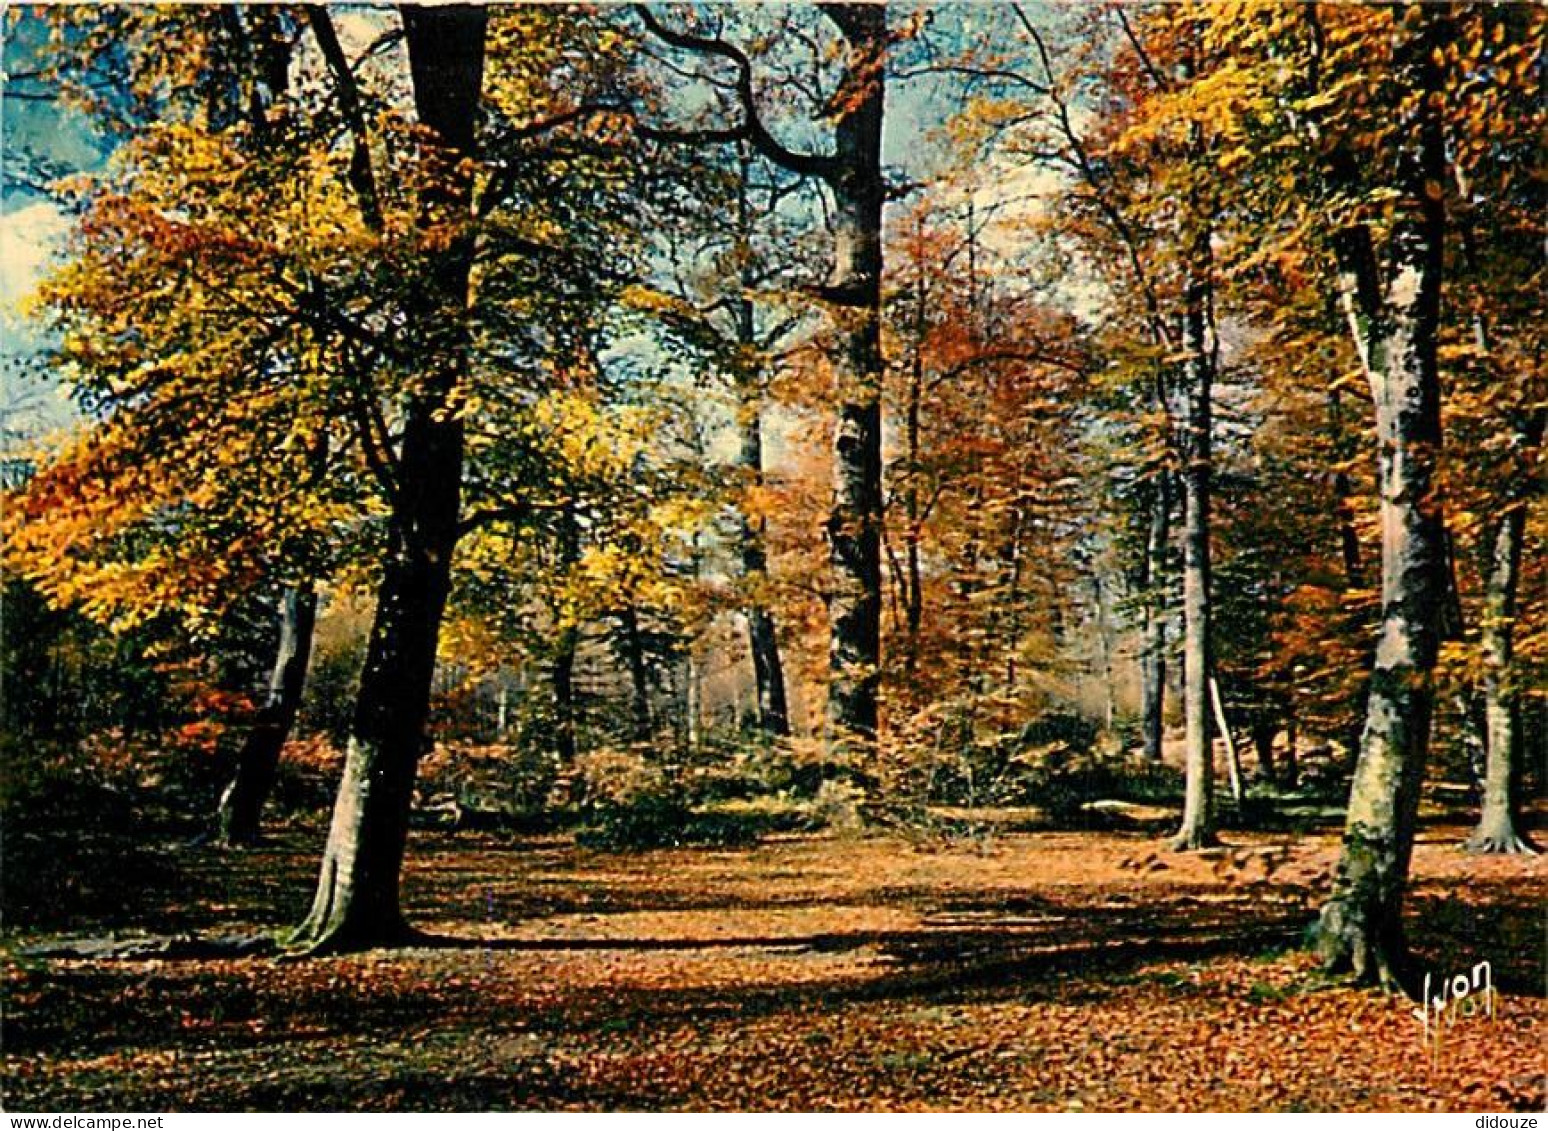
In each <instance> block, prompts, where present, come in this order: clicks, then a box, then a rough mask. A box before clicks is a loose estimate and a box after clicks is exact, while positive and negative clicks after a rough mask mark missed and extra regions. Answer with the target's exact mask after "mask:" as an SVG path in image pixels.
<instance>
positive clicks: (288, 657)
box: [219, 583, 317, 845]
mask: <svg viewBox="0 0 1548 1131" xmlns="http://www.w3.org/2000/svg"><path fill="white" fill-rule="evenodd" d="M316 623H317V593H316V591H315V590H314V589H313V588H312V586H311V585H310V584H309V583H303V584H300V585H295V586H292V587H290V588H288V589H286V590H285V592H284V594H283V595H282V596H281V598H280V609H279V640H278V642H277V644H276V646H275V655H274V667H273V670H272V671H271V673H270V675H269V686H268V689H267V692H266V694H265V696H264V701H263V706H262V707H261V708H259V711H258V717H257V718H256V719H255V720H254V721H253V725H252V728H251V729H250V730H249V731H248V732H247V737H246V738H245V739H244V740H243V743H242V749H241V751H240V752H239V753H238V754H237V767H236V774H235V775H234V776H233V777H232V779H231V783H230V784H229V785H227V786H226V789H225V792H224V793H222V794H221V798H220V810H219V823H220V839H221V841H222V842H223V843H225V844H228V845H240V844H252V843H254V842H256V841H257V840H258V834H259V829H260V823H261V817H262V814H263V806H264V803H265V802H267V801H268V799H269V794H270V792H271V791H272V790H273V788H274V780H275V777H276V775H277V773H278V771H279V761H280V752H281V751H282V750H283V749H284V748H285V743H286V741H287V740H288V739H289V738H290V731H291V728H292V727H293V726H294V725H295V721H296V716H297V715H298V714H299V713H300V711H301V693H302V691H303V690H304V688H305V687H306V672H307V668H308V666H309V665H310V663H311V658H312V629H313V628H314V627H315V626H316Z"/></svg>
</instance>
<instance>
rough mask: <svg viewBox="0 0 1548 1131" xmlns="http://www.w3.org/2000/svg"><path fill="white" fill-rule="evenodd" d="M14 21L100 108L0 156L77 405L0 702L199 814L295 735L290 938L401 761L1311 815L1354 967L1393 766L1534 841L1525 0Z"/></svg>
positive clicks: (1405, 795) (821, 812)
mask: <svg viewBox="0 0 1548 1131" xmlns="http://www.w3.org/2000/svg"><path fill="white" fill-rule="evenodd" d="M6 18H7V19H8V20H9V21H11V24H12V26H13V28H14V29H15V31H16V34H15V35H13V36H11V37H10V38H9V39H8V41H7V50H8V52H10V53H11V54H10V55H9V56H8V58H7V68H8V70H10V72H11V73H12V74H13V75H18V76H22V77H21V78H19V79H18V80H17V81H18V82H22V83H24V84H25V85H24V86H22V87H19V88H18V89H21V90H23V91H24V93H25V94H26V96H27V98H28V101H27V102H26V103H25V106H26V115H29V116H33V117H36V116H39V115H42V116H45V117H47V116H49V115H53V116H54V117H55V118H56V119H57V120H59V121H66V120H68V121H70V122H72V123H76V124H77V125H76V127H73V128H79V127H78V124H79V123H89V126H90V130H91V136H92V137H93V138H94V139H95V142H94V144H95V145H96V147H97V149H98V150H100V152H102V153H103V154H106V156H105V157H104V158H103V163H102V164H101V165H100V167H92V168H89V169H86V166H87V164H88V163H87V162H85V161H82V160H80V159H79V157H78V156H77V158H76V159H75V160H74V161H73V165H74V166H75V168H76V172H75V175H72V176H68V177H64V178H63V179H58V178H57V176H56V175H57V174H59V173H62V172H66V171H68V170H65V169H60V168H57V167H56V166H57V165H58V164H59V162H58V161H57V160H51V159H50V155H49V154H48V153H47V152H45V151H43V150H42V149H40V148H39V146H38V145H37V143H36V139H35V137H34V138H33V139H32V141H31V148H32V149H33V150H36V151H37V152H35V154H34V157H35V160H34V162H33V163H32V164H33V165H35V166H36V168H38V169H43V170H45V171H46V172H48V173H49V174H50V176H55V179H52V180H50V179H49V178H48V177H35V178H32V181H35V182H36V183H30V182H29V184H28V185H26V186H18V187H16V188H14V189H13V190H10V191H14V192H16V193H20V194H24V197H25V199H27V200H30V201H34V202H35V201H38V200H49V201H53V202H55V204H56V206H57V207H58V208H59V209H61V210H62V211H63V212H64V213H65V214H66V215H67V216H68V217H69V220H70V235H69V237H68V240H67V242H66V243H65V245H64V247H63V248H62V249H61V251H60V254H59V256H58V259H57V262H56V263H55V264H54V266H53V268H52V269H51V271H50V273H49V274H48V276H47V278H46V279H44V280H42V281H41V287H40V291H39V296H40V301H39V303H38V310H39V317H40V319H41V320H42V322H43V324H45V325H46V328H47V331H48V333H49V334H50V335H51V337H50V338H49V339H48V341H47V343H46V345H45V346H43V347H40V349H39V351H37V354H36V358H35V360H34V364H35V365H39V366H42V367H43V368H44V370H45V371H46V372H47V373H48V374H49V380H52V381H56V382H59V383H62V384H63V385H64V387H66V388H67V389H68V390H69V393H70V395H71V397H72V398H73V401H74V404H75V412H76V415H75V416H74V418H73V419H72V420H70V421H69V422H68V423H67V425H66V426H65V427H63V428H60V429H57V430H53V431H48V430H44V429H42V428H31V429H15V428H12V429H8V431H7V437H8V438H7V443H8V445H9V446H10V451H9V452H8V460H7V464H6V467H7V476H8V479H7V500H6V501H7V505H6V516H5V532H6V554H7V562H8V582H7V592H6V603H7V631H6V647H5V664H6V679H7V683H8V687H9V688H12V689H14V688H17V687H19V686H21V687H25V689H26V690H25V694H24V695H18V694H17V693H16V692H15V691H14V690H13V691H11V692H10V693H9V694H8V695H7V698H6V711H7V734H8V736H9V737H10V740H11V743H12V745H13V747H14V748H16V749H18V750H19V749H21V747H20V745H18V744H19V743H21V742H25V743H27V744H28V745H27V749H28V750H30V751H32V752H33V753H32V754H31V755H29V757H30V758H31V759H32V761H31V763H29V764H33V765H34V766H35V768H36V776H37V780H38V782H39V783H43V782H44V779H46V778H47V777H48V775H49V774H50V773H53V772H56V770H57V767H58V765H67V766H69V767H72V770H71V772H77V773H79V772H81V771H80V769H79V767H80V766H82V765H83V764H85V763H83V762H82V761H81V757H82V755H81V751H83V750H89V751H91V754H90V758H93V759H95V758H97V757H98V755H97V753H96V752H97V751H100V750H101V749H102V747H103V735H104V734H111V735H112V738H111V740H110V744H111V745H114V746H116V747H118V748H120V749H122V750H123V751H128V752H135V751H148V750H150V749H151V748H152V747H154V748H155V749H157V750H161V751H165V750H168V749H171V750H175V751H179V752H180V753H178V754H177V755H176V758H181V759H183V760H184V762H186V767H185V771H186V772H184V773H183V778H184V780H185V781H186V784H187V786H188V790H189V797H188V799H187V800H188V804H189V805H190V806H202V807H204V808H205V810H206V811H207V812H214V810H215V806H216V797H217V796H223V798H224V801H223V802H222V803H221V810H222V812H223V816H222V818H221V826H222V831H223V834H224V836H225V837H227V838H228V839H230V840H234V841H244V840H250V839H252V838H253V837H254V836H256V835H257V833H258V830H259V828H260V827H261V824H260V813H261V812H262V811H263V808H264V804H265V800H266V796H267V794H268V793H269V790H270V788H271V786H272V784H273V782H274V780H275V779H276V776H278V777H280V778H283V777H284V775H285V774H286V773H288V772H291V771H288V770H287V769H286V768H285V766H284V764H283V758H282V754H281V751H282V750H285V749H299V748H300V746H301V745H303V744H299V743H292V744H291V747H290V748H287V747H286V743H287V741H288V740H290V739H292V738H295V737H297V736H298V735H299V736H307V735H315V736H321V737H320V738H319V740H318V741H317V742H316V743H315V745H316V746H317V747H319V748H321V750H322V751H324V754H323V757H325V758H326V757H327V755H326V751H327V750H328V749H329V748H330V747H331V748H334V749H335V752H336V754H342V756H343V764H342V781H341V783H340V784H339V786H338V789H337V794H336V798H335V802H334V809H333V825H332V830H331V832H330V834H329V836H328V841H327V845H326V850H325V855H324V862H323V866H322V872H321V877H320V881H319V885H318V890H317V895H316V902H315V904H314V906H313V911H312V913H311V915H310V916H309V917H308V919H307V921H306V923H305V924H304V925H303V926H302V928H301V930H300V931H299V932H298V934H297V936H296V940H295V941H296V943H297V945H305V946H309V947H312V948H314V949H325V948H332V947H350V946H360V945H367V944H372V943H377V942H382V941H386V940H390V939H392V938H395V937H400V936H401V935H402V934H403V932H404V924H403V922H402V918H401V913H400V910H399V896H398V877H399V873H400V870H401V865H402V858H403V853H404V850H405V844H406V837H407V834H408V829H409V827H410V823H411V821H412V820H414V819H417V817H416V815H426V814H433V813H442V812H445V811H448V810H447V808H446V805H445V804H443V802H445V801H446V800H447V799H446V798H445V797H444V795H445V794H446V793H448V792H450V793H451V794H453V796H452V798H451V799H450V810H449V811H451V812H453V813H454V814H455V815H456V819H458V820H465V819H473V818H472V817H470V816H469V814H474V815H477V814H483V815H484V816H485V817H487V818H489V819H496V818H497V819H501V820H541V821H554V820H560V819H569V820H574V821H579V822H581V823H582V824H584V825H585V826H586V827H587V828H588V829H590V830H591V831H592V833H594V834H595V835H598V836H602V837H609V836H624V837H632V838H635V839H640V838H650V837H658V838H663V839H677V838H683V837H694V836H701V837H708V838H714V837H725V836H733V835H741V833H740V832H739V831H738V830H739V829H742V828H743V826H740V825H738V824H737V823H736V821H734V820H732V819H731V816H730V814H733V813H736V814H740V818H739V819H741V820H743V821H744V824H745V822H746V821H747V820H749V818H748V814H749V813H757V814H760V816H758V818H757V819H758V820H759V821H762V822H764V824H763V826H760V827H771V826H774V825H778V824H780V823H784V824H787V825H789V824H800V823H803V822H805V823H811V822H813V821H821V820H828V821H851V820H858V819H861V818H864V819H869V820H884V821H885V820H904V821H908V822H929V821H932V820H935V819H936V817H937V816H938V814H939V812H940V810H941V807H942V806H948V807H957V808H958V809H961V808H962V807H969V808H971V807H982V806H984V805H1005V804H1022V805H1033V806H1038V807H1040V808H1041V809H1043V810H1045V811H1046V812H1047V813H1048V814H1050V815H1051V816H1052V817H1053V818H1054V819H1081V820H1089V819H1094V818H1093V817H1092V810H1090V809H1087V808H1083V806H1086V805H1087V804H1088V803H1090V802H1092V801H1096V800H1101V799H1103V798H1108V799H1111V798H1113V797H1129V798H1143V799H1150V800H1154V799H1157V798H1161V799H1165V800H1167V801H1169V802H1173V801H1175V802H1180V803H1181V812H1182V824H1181V826H1180V831H1179V832H1178V835H1177V837H1176V841H1175V843H1176V844H1177V846H1178V847H1180V848H1185V849H1192V848H1198V847H1202V846H1205V845H1207V844H1209V843H1210V842H1211V841H1212V840H1213V839H1214V836H1215V832H1216V829H1217V827H1219V826H1221V825H1222V824H1224V825H1226V826H1229V825H1230V824H1231V823H1232V822H1239V821H1241V820H1243V819H1246V818H1248V817H1251V816H1253V815H1254V814H1256V813H1258V812H1259V811H1260V809H1261V808H1262V807H1264V806H1267V807H1269V808H1272V807H1274V806H1276V805H1284V804H1288V801H1289V799H1290V798H1291V797H1292V791H1295V790H1299V791H1300V795H1296V796H1298V798H1299V800H1303V801H1304V800H1306V799H1307V798H1316V799H1321V800H1323V801H1330V802H1333V803H1336V804H1343V802H1344V801H1345V800H1346V799H1347V801H1348V806H1347V820H1348V827H1347V838H1346V848H1345V860H1344V865H1343V868H1342V870H1341V872H1340V875H1339V878H1338V880H1337V882H1336V885H1335V888H1334V891H1333V893H1332V899H1331V902H1330V903H1329V904H1328V907H1327V909H1326V911H1325V912H1324V916H1323V928H1322V938H1323V945H1324V947H1325V949H1326V952H1327V955H1328V957H1329V959H1330V960H1331V961H1334V962H1343V963H1346V964H1348V965H1351V966H1352V967H1353V968H1354V969H1355V970H1356V972H1357V973H1360V974H1362V975H1365V976H1369V977H1376V978H1381V979H1382V980H1400V979H1401V976H1402V973H1403V971H1402V964H1403V961H1402V955H1403V945H1402V938H1401V929H1400V918H1399V915H1400V909H1401V897H1402V891H1403V885H1404V877H1405V874H1406V868H1407V856H1408V852H1409V849H1410V846H1411V842H1412V836H1413V825H1414V820H1415V815H1416V812H1417V806H1418V803H1419V792H1420V787H1421V783H1422V781H1423V780H1424V776H1425V773H1426V766H1427V764H1428V765H1429V766H1430V767H1432V769H1433V771H1434V773H1435V774H1436V775H1437V776H1439V777H1441V778H1445V779H1451V780H1455V781H1458V782H1470V783H1472V786H1473V788H1475V789H1476V790H1477V796H1478V801H1479V805H1480V817H1479V828H1478V831H1477V834H1476V835H1475V836H1474V838H1473V839H1472V840H1471V841H1470V842H1469V844H1470V846H1471V847H1472V848H1474V849H1475V850H1479V851H1523V850H1527V851H1529V850H1530V844H1529V842H1528V841H1527V840H1526V838H1525V837H1524V835H1523V831H1522V830H1521V829H1520V828H1519V827H1518V826H1517V824H1516V820H1517V813H1518V810H1519V808H1520V802H1521V796H1522V794H1521V788H1522V787H1521V778H1522V774H1523V772H1527V771H1530V772H1536V771H1537V767H1536V762H1535V760H1534V759H1532V758H1529V757H1528V756H1527V752H1528V751H1536V750H1540V749H1541V743H1542V741H1543V735H1544V709H1543V699H1542V697H1541V695H1540V693H1538V689H1539V688H1540V687H1541V686H1542V683H1543V681H1542V679H1541V675H1542V665H1543V661H1544V655H1545V650H1548V634H1545V632H1544V628H1543V607H1542V594H1543V589H1542V585H1541V580H1542V579H1541V564H1540V563H1541V559H1542V555H1541V553H1540V549H1541V543H1542V535H1543V530H1542V517H1541V513H1540V512H1541V508H1540V506H1539V505H1538V498H1537V488H1538V484H1539V482H1540V475H1539V470H1538V464H1537V460H1538V457H1539V453H1540V448H1541V445H1542V439H1543V419H1544V387H1543V378H1542V368H1541V360H1542V357H1541V354H1542V342H1541V322H1542V320H1541V317H1540V301H1539V297H1538V296H1539V295H1540V293H1541V286H1542V282H1543V279H1542V269H1543V259H1542V254H1543V253H1542V249H1543V246H1544V245H1543V240H1542V231H1541V224H1542V216H1543V207H1542V205H1543V200H1542V178H1541V157H1542V153H1541V148H1540V147H1541V126H1542V107H1541V100H1540V97H1539V96H1540V78H1541V65H1542V64H1541V39H1542V31H1543V27H1542V21H1543V16H1542V13H1541V11H1540V10H1539V9H1535V8H1531V7H1526V6H1516V7H1499V6H1492V5H1482V4H1480V5H1458V6H1414V7H1412V8H1410V9H1405V8H1401V7H1399V8H1393V7H1388V6H1382V7H1376V6H1326V7H1324V6H1314V5H1313V6H1307V5H1290V4H1268V3H1263V4H1259V3H1240V4H1237V3H1230V4H1226V3H1216V4H1208V5H1205V4H1198V5H1193V4H1167V5H1154V6H1148V5H1122V6H1101V5H1086V6H1079V7H1070V8H1063V7H1059V8H1048V9H1044V8H1041V7H1031V6H1028V7H1021V6H1018V5H1011V4H1007V5H993V6H989V5H984V6H951V5H943V6H939V7H935V8H932V7H909V8H906V9H904V8H901V7H899V8H888V7H886V6H882V5H867V4H822V5H790V6H780V5H769V6H757V7H748V8H732V7H724V6H715V5H671V6H655V5H652V6H646V7H640V8H634V9H629V8H620V7H612V6H606V7H600V8H591V7H586V6H579V5H576V6H568V5H557V6H555V5H547V6H507V7H497V8H492V9H489V10H487V11H486V10H484V9H480V8H439V7H427V8H423V9H420V8H415V7H405V8H403V9H401V10H391V11H389V10H356V9H346V8H329V7H320V6H310V7H302V6H296V7H292V6H285V5H279V6H256V5H255V6H245V5H231V6H222V7H198V6H193V7H186V8H178V9H142V8H123V9H118V8H90V9H79V10H73V9H72V10H65V11H58V12H50V13H47V14H45V13H41V12H31V11H25V10H21V9H11V10H8V14H7V17H6ZM151 42H155V43H158V44H168V43H172V44H176V45H177V49H176V50H170V49H168V50H157V51H150V50H139V49H137V46H136V45H140V44H148V43H151ZM67 107H68V109H67ZM67 116H68V117H67ZM24 121H25V117H24ZM6 128H7V129H8V130H16V129H18V127H17V126H15V125H14V124H13V123H12V122H11V120H10V119H8V120H7V123H6ZM24 132H25V131H24ZM21 140H27V139H26V138H25V137H24V138H22V139H21ZM83 169H85V170H86V171H84V172H82V171H80V170H83ZM16 199H23V197H22V196H18V197H17V198H16ZM314 634H315V636H316V645H315V646H314V645H313V637H314ZM309 668H310V669H311V670H310V672H309V671H308V669H309ZM1217 741H1219V743H1220V745H1219V747H1218V750H1217V746H1216V743H1217ZM195 747H198V749H199V750H200V751H202V753H194V752H193V750H194V748H195ZM45 749H46V750H48V751H50V752H51V753H50V754H49V755H48V757H44V756H42V755H41V754H40V753H38V752H40V751H43V750H45ZM183 751H186V753H182V752H183ZM432 751H433V752H434V757H432V758H431V759H430V761H429V762H427V763H426V766H427V769H426V774H427V775H428V777H426V778H421V776H420V772H419V771H420V763H421V761H422V760H424V758H425V756H426V754H427V753H431V752H432ZM1248 751H1251V754H1252V757H1251V760H1250V761H1247V762H1246V763H1245V764H1244V759H1243V757H1242V756H1243V754H1244V753H1246V752H1248ZM1436 751H1438V752H1439V754H1440V755H1441V756H1440V757H1438V758H1437V757H1434V756H1433V754H1434V752H1436ZM1217 755H1219V756H1223V757H1219V756H1217ZM148 756H149V755H148V754H147V755H145V757H148ZM50 759H55V761H50ZM58 759H62V762H61V761H58ZM129 761H130V762H131V763H132V762H133V761H134V758H133V757H131V758H130V759H129ZM174 761H175V759H174ZM277 762H279V763H280V764H279V765H276V763H277ZM48 766H55V770H49V769H48ZM187 767H198V769H197V772H193V771H192V770H187ZM1221 770H1224V771H1225V781H1226V782H1227V783H1228V784H1229V786H1230V791H1231V793H1230V796H1231V800H1230V803H1229V804H1225V803H1223V802H1217V801H1216V800H1215V786H1216V777H1217V775H1218V774H1219V773H1220V771H1221ZM475 779H476V780H475ZM29 780H30V779H29ZM222 785H224V786H225V788H224V790H222V789H221V788H220V787H221V786H222ZM37 788H38V789H40V790H42V789H44V788H45V786H44V785H43V784H38V785H37ZM287 804H288V802H287ZM736 806H741V808H740V809H738V808H736Z"/></svg>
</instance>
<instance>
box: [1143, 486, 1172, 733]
mask: <svg viewBox="0 0 1548 1131" xmlns="http://www.w3.org/2000/svg"><path fill="white" fill-rule="evenodd" d="M1169 480H1170V477H1169V476H1168V474H1167V473H1166V472H1165V471H1164V470H1163V471H1161V472H1159V473H1157V475H1156V479H1155V484H1154V488H1153V494H1152V497H1151V500H1150V533H1149V536H1148V538H1147V539H1146V542H1145V559H1144V562H1143V564H1142V567H1141V573H1140V587H1141V588H1142V589H1144V590H1145V598H1144V600H1145V606H1144V625H1143V638H1142V639H1143V643H1142V646H1141V647H1142V653H1141V655H1140V722H1141V729H1142V730H1143V732H1144V741H1145V758H1146V759H1147V760H1148V761H1151V762H1159V761H1161V740H1162V735H1163V732H1164V727H1165V716H1164V712H1165V708H1166V589H1167V587H1166V585H1165V584H1164V578H1165V577H1166V546H1167V542H1168V540H1169V539H1170V538H1171V530H1170V527H1171V521H1172V499H1171V491H1170V490H1168V485H1169Z"/></svg>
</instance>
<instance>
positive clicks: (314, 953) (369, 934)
mask: <svg viewBox="0 0 1548 1131" xmlns="http://www.w3.org/2000/svg"><path fill="white" fill-rule="evenodd" d="M431 938H432V936H430V935H427V934H425V933H424V932H423V931H419V930H416V929H415V928H413V927H411V926H409V925H408V922H407V921H406V920H404V919H402V918H399V919H397V920H396V921H395V922H392V923H373V924H370V925H368V926H363V925H360V924H357V923H351V922H350V921H349V920H347V919H346V920H342V921H339V922H334V923H328V924H324V925H323V926H322V927H321V928H314V927H312V926H311V924H310V921H308V922H306V923H302V924H301V926H299V927H297V928H296V930H295V931H294V932H293V933H292V934H291V935H290V936H289V937H288V938H286V939H285V941H284V948H283V950H284V953H283V956H282V957H285V958H291V959H296V958H326V957H328V956H331V955H336V954H357V953H359V952H360V951H363V950H399V949H403V948H406V947H412V946H418V945H429V943H430V940H431Z"/></svg>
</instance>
